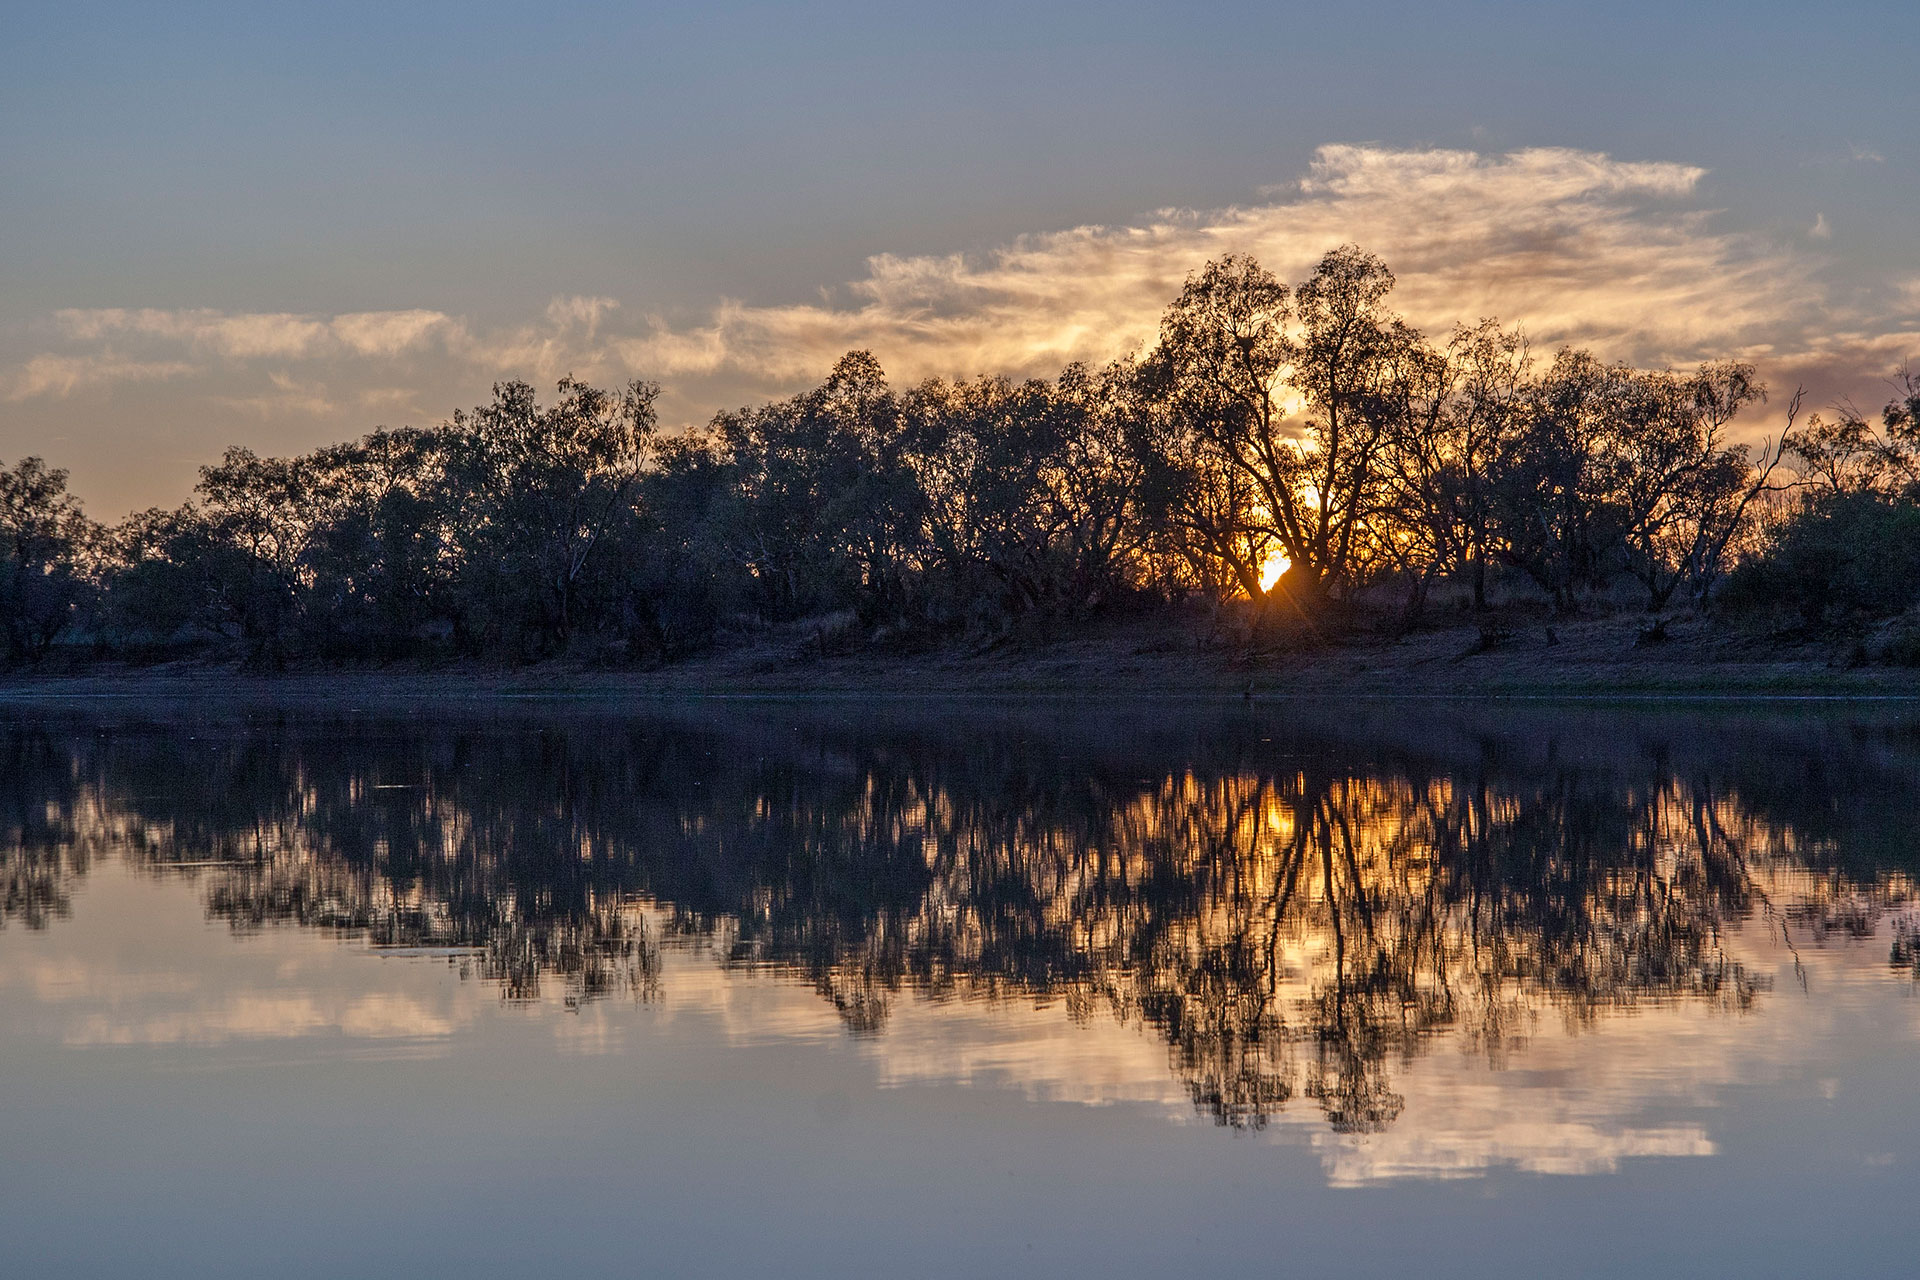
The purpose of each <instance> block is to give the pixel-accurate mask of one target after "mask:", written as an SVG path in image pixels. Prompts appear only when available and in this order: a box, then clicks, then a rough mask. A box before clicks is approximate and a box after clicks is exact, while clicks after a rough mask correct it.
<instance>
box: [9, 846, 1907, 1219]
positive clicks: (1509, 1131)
mask: <svg viewBox="0 0 1920 1280" xmlns="http://www.w3.org/2000/svg"><path fill="white" fill-rule="evenodd" d="M643 914H647V915H649V916H651V917H652V918H651V921H650V923H651V926H652V928H653V930H654V936H656V937H657V936H663V932H664V931H663V930H662V929H661V919H660V917H658V916H656V915H653V913H651V912H643ZM1727 948H1728V951H1729V953H1730V955H1731V957H1732V958H1733V959H1735V960H1738V961H1740V962H1741V963H1743V964H1745V965H1746V966H1747V967H1748V969H1749V970H1750V971H1751V972H1753V973H1756V974H1758V975H1761V976H1763V977H1770V978H1771V981H1772V987H1771V990H1769V991H1767V992H1765V993H1764V994H1763V995H1762V996H1761V997H1760V999H1759V1002H1758V1004H1757V1006H1756V1007H1755V1008H1754V1009H1753V1010H1752V1011H1750V1012H1748V1013H1744V1014H1741V1013H1733V1012H1727V1011H1713V1010H1707V1009H1703V1008H1702V1007H1701V1005H1700V1004H1698V1003H1697V1002H1681V1003H1673V1004H1661V1003H1648V1004H1644V1005H1642V1006H1639V1007H1637V1008H1636V1009H1634V1010H1632V1011H1622V1012H1618V1013H1603V1014H1602V1015H1601V1016H1600V1017H1599V1018H1598V1019H1596V1020H1594V1021H1593V1022H1591V1023H1589V1024H1587V1025H1584V1026H1581V1027H1579V1028H1577V1029H1575V1028H1571V1027H1569V1026H1568V1025H1567V1024H1566V1023H1565V1022H1564V1021H1563V1020H1562V1019H1561V1017H1560V1015H1559V1014H1557V1013H1556V1012H1555V1011H1554V1010H1552V1009H1551V1008H1549V1009H1545V1010H1543V1011H1541V1012H1540V1013H1539V1014H1537V1015H1536V1017H1535V1019H1534V1021H1533V1022H1532V1023H1531V1025H1529V1026H1527V1027H1525V1028H1523V1029H1522V1033H1523V1034H1522V1035H1521V1037H1520V1038H1519V1042H1518V1043H1517V1044H1516V1045H1515V1046H1514V1047H1512V1048H1510V1049H1508V1050H1507V1051H1506V1052H1505V1053H1504V1054H1503V1061H1502V1064H1501V1067H1500V1069H1495V1068H1494V1067H1492V1066H1490V1065H1489V1063H1488V1061H1487V1058H1486V1056H1485V1054H1484V1053H1483V1052H1479V1051H1476V1050H1475V1049H1473V1048H1472V1047H1470V1046H1468V1045H1466V1044H1464V1043H1461V1042H1460V1040H1459V1037H1458V1036H1456V1035H1453V1034H1451V1033H1449V1034H1447V1035H1444V1036H1442V1037H1440V1038H1438V1039H1437V1041H1436V1043H1435V1044H1434V1045H1432V1046H1431V1047H1430V1048H1429V1049H1428V1051H1427V1052H1425V1053H1423V1054H1421V1055H1419V1056H1417V1057H1415V1058H1414V1059H1412V1060H1411V1061H1402V1062H1395V1063H1394V1064H1393V1065H1392V1068H1391V1072H1390V1075H1391V1079H1392V1084H1393V1088H1394V1089H1395V1091H1396V1092H1398V1093H1399V1094H1400V1095H1401V1096H1402V1097H1403V1098H1404V1100H1405V1106H1404V1109H1403V1110H1402V1111H1401V1113H1400V1114H1399V1116H1398V1118H1397V1119H1396V1120H1395V1121H1394V1122H1393V1123H1392V1124H1390V1125H1389V1126H1387V1127H1386V1129H1385V1131H1384V1132H1381V1133H1374V1134H1367V1135H1342V1134H1337V1133H1333V1132H1331V1131H1329V1130H1328V1128H1327V1124H1326V1121H1325V1119H1324V1117H1323V1116H1322V1115H1321V1113H1320V1112H1319V1110H1318V1109H1317V1108H1316V1107H1315V1106H1314V1105H1313V1104H1312V1102H1311V1101H1310V1100H1307V1099H1296V1100H1295V1101H1294V1102H1293V1103H1291V1104H1290V1105H1289V1107H1288V1109H1287V1110H1285V1111H1284V1112H1282V1113H1281V1114H1280V1115H1279V1116H1278V1117H1276V1119H1275V1121H1274V1123H1273V1125H1272V1126H1271V1127H1270V1128H1269V1129H1268V1131H1267V1132H1268V1136H1269V1137H1274V1138H1278V1139H1280V1140H1282V1141H1283V1142H1285V1143H1287V1144H1289V1145H1293V1144H1299V1143H1306V1144H1308V1145H1310V1147H1311V1149H1312V1150H1313V1151H1314V1152H1315V1153H1316V1154H1317V1156H1318V1158H1319V1160H1320V1163H1321V1167H1322V1170H1323V1174H1324V1177H1325V1178H1326V1180H1327V1182H1329V1183H1330V1184H1332V1185H1335V1186H1360V1185H1366V1184H1374V1183H1383V1182H1392V1181H1395V1180H1405V1179H1415V1180H1418V1179H1431V1178H1441V1179H1449V1178H1458V1177H1473V1176H1476V1175H1484V1174H1487V1173H1489V1172H1492V1171H1495V1170H1499V1169H1502V1168H1511V1169H1514V1170H1518V1171H1523V1172H1529V1173H1537V1174H1604V1173H1611V1172H1614V1171H1616V1170H1618V1169H1619V1168H1620V1167H1621V1163H1622V1161H1624V1160H1628V1159H1633V1158H1647V1157H1712V1156H1715V1155H1716V1154H1719V1153H1722V1152H1723V1151H1724V1148H1725V1142H1726V1139H1727V1137H1728V1135H1729V1134H1730V1133H1731V1134H1735V1135H1738V1134H1739V1133H1740V1132H1741V1131H1742V1130H1743V1128H1744V1127H1745V1125H1746V1124H1747V1118H1746V1116H1745V1115H1744V1113H1743V1110H1742V1107H1741V1100H1742V1097H1743V1095H1751V1094H1752V1093H1753V1091H1756V1090H1759V1091H1763V1092H1765V1093H1768V1094H1772V1095H1777V1096H1784V1097H1787V1098H1799V1099H1807V1098H1811V1097H1814V1096H1819V1097H1821V1098H1822V1099H1823V1100H1824V1101H1825V1102H1826V1103H1827V1104H1828V1105H1837V1106H1843V1107H1844V1106H1846V1105H1847V1103H1848V1098H1847V1096H1846V1090H1845V1086H1844V1084H1843V1081H1842V1079H1841V1076H1842V1074H1843V1073H1844V1071H1845V1070H1846V1069H1847V1063H1848V1062H1849V1061H1851V1060H1853V1059H1856V1058H1859V1057H1862V1056H1864V1057H1865V1058H1867V1059H1868V1060H1869V1061H1874V1060H1886V1059H1889V1058H1891V1059H1894V1060H1904V1056H1905V1055H1907V1054H1910V1053H1911V1051H1912V1049H1913V1047H1914V1042H1915V1040H1916V1038H1917V1037H1916V1032H1917V1031H1920V1022H1917V1021H1916V1019H1920V1014H1917V1013H1916V1011H1915V1004H1914V1001H1913V998H1912V992H1911V989H1910V986H1909V985H1908V984H1906V983H1904V982H1902V981H1900V980H1898V979H1897V978H1895V977H1893V976H1891V975H1889V974H1888V972H1887V969H1886V939H1885V936H1884V929H1883V930H1882V931H1881V933H1880V934H1879V935H1876V936H1874V937H1871V938H1867V939H1862V940H1850V941H1842V942H1830V943H1828V944H1826V945H1811V944H1809V943H1807V942H1805V941H1799V942H1798V944H1797V945H1796V947H1794V948H1793V949H1789V948H1787V947H1785V946H1783V945H1782V944H1781V942H1780V940H1779V937H1778V935H1777V934H1776V933H1775V931H1774V930H1773V929H1772V928H1771V927H1768V926H1766V925H1763V924H1752V925H1749V926H1747V927H1745V928H1743V929H1740V930H1737V931H1735V932H1733V933H1731V934H1730V935H1728V938H1727ZM461 958H462V957H461V956H460V955H458V954H452V955H431V956H423V955H419V954H406V955H396V956H382V955H380V954H378V953H373V952H370V951H369V950H368V949H367V948H366V947H364V946H363V945H360V944H357V943H347V942H341V941H337V940H335V939H332V938H329V937H328V936H326V935H323V934H315V933H313V932H310V931H307V930H302V929H294V928H269V929H267V930H265V931H263V932H259V933H256V934H251V935H247V936H240V937H236V936H234V935H233V934H232V933H231V932H230V931H229V930H228V929H227V928H226V927H225V926H224V925H220V924H216V923H209V922H208V921H207V920H206V918H205V915H204V912H203V909H202V906H201V902H200V893H199V889H198V887H197V886H196V885H195V884H194V883H193V882H192V881H190V880H186V879H182V878H179V877H177V876H176V877H151V876H142V875H137V874H135V873H133V872H131V871H128V870H127V869H125V868H123V867H121V866H120V865H119V864H118V863H114V862H110V863H107V864H105V865H102V866H98V867H96V868H95V870H94V871H93V872H92V873H91V874H90V876H89V877H88V879H87V881H86V883H85V885H84V887H83V888H82V889H81V890H80V892H79V893H78V894H77V895H76V901H75V909H74V915H73V918H71V919H70V920H67V921H63V922H61V923H59V924H58V925H56V926H55V927H53V928H50V929H48V930H45V931H42V932H28V931H25V930H19V929H12V930H9V931H8V932H7V933H5V934H4V935H0V1010H4V1018H0V1026H4V1027H5V1032H4V1033H3V1034H0V1042H4V1046H5V1047H4V1048H0V1056H5V1055H8V1054H14V1053H17V1052H18V1051H19V1050H20V1049H21V1048H22V1047H23V1046H26V1045H30V1044H48V1045H50V1044H60V1045H64V1046H66V1047H67V1049H68V1050H69V1051H80V1050H86V1051H90V1052H98V1051H121V1052H124V1051H128V1050H131V1049H134V1048H144V1049H165V1050H167V1051H169V1052H171V1053H174V1054H176V1055H185V1056H184V1057H183V1058H178V1059H177V1060H179V1061H185V1062H191V1063H192V1064H193V1065H195V1066H197V1067H202V1068H220V1067H222V1066H223V1065H229V1066H230V1065H232V1064H233V1063H240V1064H248V1063H252V1064H258V1063H260V1062H262V1061H265V1062H268V1063H271V1062H274V1061H278V1060H281V1059H286V1060H289V1061H299V1060H307V1059H310V1058H311V1056H312V1055H313V1054H314V1053H316V1052H318V1053H322V1054H324V1055H328V1056H333V1055H344V1056H345V1057H349V1058H355V1059H368V1058H376V1059H377V1058H402V1059H412V1058H421V1057H425V1058H431V1059H435V1060H437V1061H439V1062H441V1063H442V1064H444V1065H443V1066H441V1067H437V1068H434V1069H436V1070H444V1071H445V1072H447V1073H448V1077H449V1079H450V1080H453V1081H458V1080H459V1079H460V1078H461V1076H462V1074H463V1072H464V1071H465V1070H466V1069H467V1064H470V1063H471V1061H472V1055H475V1054H480V1055H483V1056H484V1055H485V1054H487V1053H488V1052H489V1050H490V1046H491V1045H493V1044H495V1043H497V1042H498V1041H499V1039H500V1038H501V1037H502V1036H503V1035H517V1034H522V1033H523V1032H524V1031H525V1030H527V1029H531V1028H542V1029H544V1034H545V1035H546V1036H547V1037H548V1049H549V1052H557V1053H558V1054H560V1055H562V1056H565V1057H574V1056H577V1055H579V1054H587V1055H589V1056H595V1057H604V1058H607V1059H609V1060H610V1061H616V1062H617V1061H618V1060H619V1059H621V1058H623V1057H628V1056H631V1055H633V1054H635V1053H637V1052H639V1051H640V1049H641V1047H642V1046H643V1045H644V1044H645V1043H647V1042H649V1041H651V1040H655V1039H657V1038H658V1037H662V1036H666V1037H670V1038H672V1039H674V1040H675V1041H676V1042H678V1043H680V1044H682V1045H683V1046H685V1047H686V1048H687V1049H688V1050H689V1051H690V1052H691V1053H692V1054H693V1055H694V1057H695V1058H696V1059H698V1060H706V1061H709V1062H718V1061H721V1060H723V1059H725V1058H726V1057H728V1056H729V1055H737V1054H741V1053H746V1052H749V1051H754V1050H758V1051H761V1052H772V1053H774V1054H775V1055H777V1057H778V1058H779V1059H780V1060H783V1061H798V1060H800V1059H805V1058H810V1057H818V1056H819V1055H822V1054H826V1055H830V1056H840V1057H846V1056H847V1055H851V1058H850V1060H849V1066H850V1067H851V1068H852V1069H851V1070H850V1071H849V1072H848V1073H847V1074H846V1075H845V1076H844V1078H843V1079H842V1082H841V1083H842V1087H844V1088H845V1089H849V1090H872V1089H883V1090H888V1089H900V1088H917V1087H934V1088H941V1087H950V1086H966V1087H968V1088H969V1089H971V1090H986V1091H989V1092H995V1093H998V1092H1007V1093H1010V1094H1011V1095H1012V1096H1014V1097H1016V1098H1019V1099H1022V1100H1024V1101H1025V1104H1026V1105H1032V1104H1043V1103H1070V1104H1084V1105H1090V1106H1095V1107H1099V1108H1103V1109H1106V1108H1111V1107H1113V1106H1116V1105H1119V1106H1124V1107H1126V1108H1130V1109H1134V1110H1139V1109H1141V1108H1144V1109H1145V1112H1146V1113H1147V1114H1153V1115H1160V1116H1165V1117H1167V1118H1169V1119H1175V1120H1181V1121H1190V1122H1191V1123H1192V1124H1196V1125H1203V1124H1204V1123H1205V1122H1204V1121H1203V1120H1198V1119H1194V1118H1193V1117H1194V1113H1193V1109H1192V1107H1191V1106H1190V1104H1189V1102H1188V1100H1187V1098H1186V1097H1185V1096H1184V1092H1183V1090H1182V1089H1181V1087H1180V1085H1179V1084H1178V1082H1177V1081H1176V1080H1175V1079H1174V1077H1173V1075H1172V1074H1171V1073H1170V1071H1169V1067H1168V1062H1167V1056H1166V1054H1167V1050H1166V1048H1165V1045H1164V1044H1163V1042H1162V1041H1160V1040H1159V1039H1158V1038H1157V1037H1156V1036H1154V1035H1153V1034H1152V1033H1151V1032H1150V1031H1148V1030H1145V1029H1142V1028H1140V1027H1139V1026H1137V1025H1125V1024H1122V1023H1121V1022H1118V1021H1116V1020H1115V1019H1113V1018H1112V1017H1111V1016H1109V1015H1108V1014H1106V1013H1104V1012H1099V1013H1096V1014H1095V1015H1094V1016H1093V1017H1091V1018H1090V1019H1083V1020H1082V1019H1074V1018H1070V1017H1069V1016H1068V1012H1067V1010H1066V1008H1065V1006H1064V1005H1063V1004H1062V1003H1060V1002H1057V1001H1055V1002H1051V1003H1047V1004H1042V1005H1036V1004H1034V1003H1033V1002H1032V1001H1030V1000H1027V999H994V1000H987V999H983V998H947V999H939V1000H934V999H929V998H927V997H924V996H920V995H902V996H900V997H899V998H898V999H897V1000H896V1002H895V1004H894V1006H893V1008H892V1009H891V1011H890V1013H889V1016H888V1018H887V1021H886V1025H885V1027H884V1029H883V1030H882V1031H881V1032H880V1033H879V1034H877V1035H872V1036H863V1037H858V1038H852V1037H849V1036H848V1034H847V1033H846V1031H845V1029H844V1025H843V1023H842V1021H841V1019H840V1018H839V1016H838V1015H837V1014H836V1013H835V1012H834V1010H833V1008H832V1007H831V1005H830V1004H829V1003H828V1002H827V1001H825V1000H823V999H822V998H821V997H820V996H819V995H818V994H817V993H816V992H814V991H813V990H811V989H809V988H807V987H806V986H804V985H799V984H796V983H794V982H793V981H791V980H789V979H785V978H782V977H778V976H775V975H772V974H768V973H765V972H756V971H751V970H740V969H727V968H724V967H723V966H722V965H721V964H720V963H719V962H718V960H717V959H716V958H715V957H714V956H713V955H712V954H711V953H710V952H709V951H708V950H707V949H705V948H703V947H697V946H696V947H689V946H684V945H672V944H670V945H668V946H667V947H665V948H664V949H663V953H662V966H661V969H660V973H659V984H658V988H657V991H655V992H654V993H653V994H652V996H651V998H650V999H649V1001H648V1002H647V1003H646V1004H644V1005H639V1004H634V1003H629V1002H627V1001H626V1000H618V999H616V1000H602V1001H598V1002H594V1003H589V1004H587V1005H585V1006H584V1007H582V1008H580V1009H579V1010H577V1011H569V1009H568V1008H567V1007H566V1005H565V1004H564V1003H563V1002H562V1001H561V1000H560V999H558V998H552V999H548V1000H545V1001H542V1002H536V1003H532V1004H515V1003H507V1002H503V1001H502V1000H501V999H500V998H499V996H498V992H497V988H495V987H493V986H491V985H490V984H487V983H483V982H475V981H468V980H463V979H462V977H461V975H460V973H459V965H460V961H461ZM516 1029H518V1030H516ZM1837 1046H1846V1048H1845V1050H1844V1051H1841V1050H1839V1049H1838V1048H1837ZM51 1061H55V1062H57V1061H59V1060H58V1059H53V1060H51ZM855 1064H857V1065H855ZM16 1083H17V1081H16ZM708 1102H709V1103H711V1104H712V1105H722V1102H723V1100H722V1099H720V1098H717V1097H716V1098H711V1099H708ZM1222 1140H1223V1141H1224V1140H1225V1139H1224V1138H1222ZM1857 1156H1858V1159H1859V1160H1860V1161H1862V1162H1863V1163H1866V1164H1869V1165H1871V1166H1873V1167H1887V1166H1888V1165H1889V1164H1891V1163H1892V1162H1897V1161H1899V1160H1901V1159H1902V1158H1903V1156H1902V1154H1901V1153H1900V1152H1898V1151H1897V1150H1892V1149H1875V1150H1871V1151H1867V1150H1862V1151H1860V1152H1858V1153H1857Z"/></svg>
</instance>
